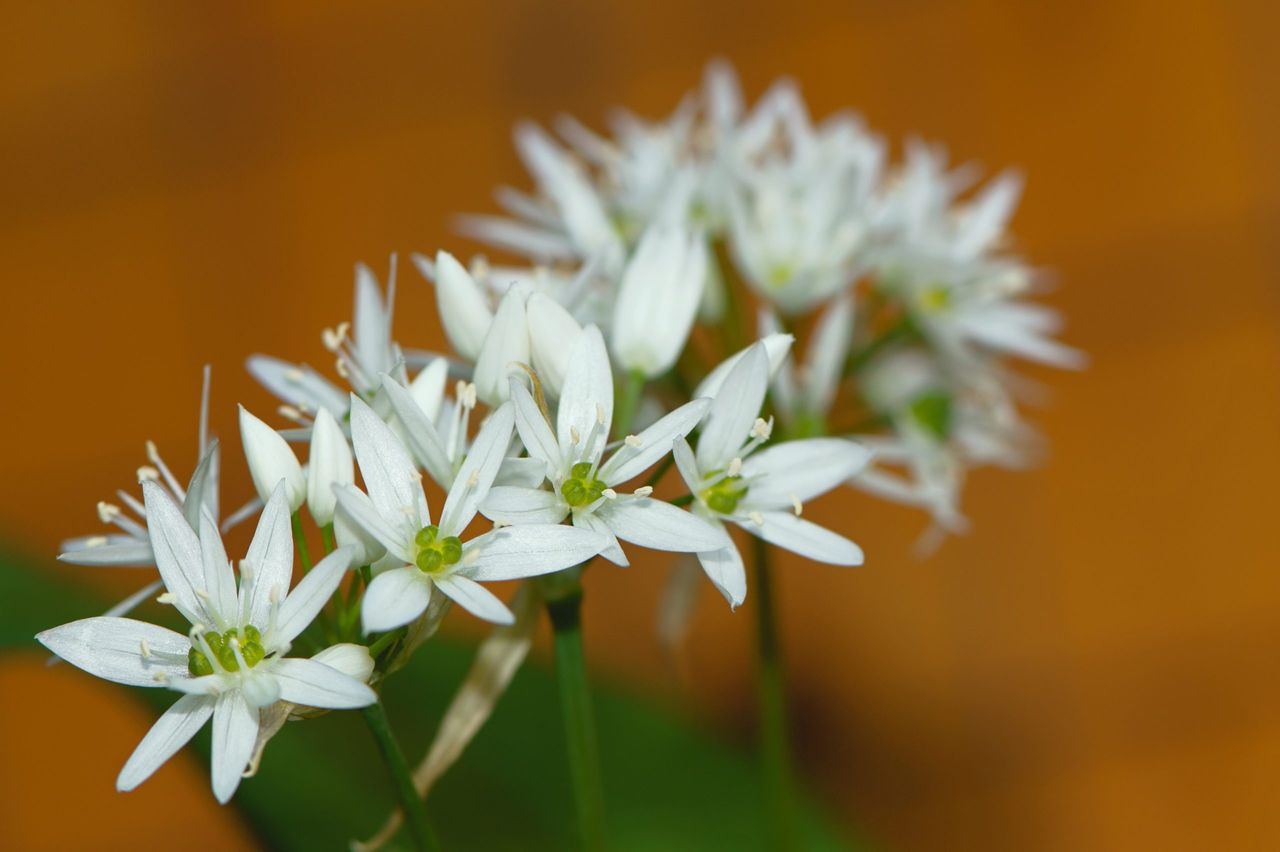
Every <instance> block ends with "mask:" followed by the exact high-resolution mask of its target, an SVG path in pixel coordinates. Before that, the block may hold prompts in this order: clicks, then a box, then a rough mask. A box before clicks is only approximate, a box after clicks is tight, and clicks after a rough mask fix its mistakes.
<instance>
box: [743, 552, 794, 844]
mask: <svg viewBox="0 0 1280 852" xmlns="http://www.w3.org/2000/svg"><path fill="white" fill-rule="evenodd" d="M751 540H752V542H753V544H754V545H755V598H756V606H755V610H756V634H757V635H756V641H757V648H758V651H759V674H758V680H757V695H758V698H757V700H758V701H759V705H760V721H759V725H760V729H759V737H760V759H761V768H762V769H763V771H764V783H765V794H766V796H767V799H768V805H769V817H770V828H771V831H772V834H773V848H774V849H780V850H792V849H796V848H797V836H796V797H795V782H794V780H793V777H792V771H791V750H790V747H789V745H788V742H787V703H786V694H785V691H784V688H783V679H782V655H781V652H780V650H779V647H778V628H777V612H776V610H775V606H774V601H773V588H772V577H771V570H770V565H769V544H768V543H767V542H765V541H764V540H763V539H759V538H756V537H755V536H752V539H751Z"/></svg>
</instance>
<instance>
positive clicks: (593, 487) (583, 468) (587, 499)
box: [560, 462, 609, 509]
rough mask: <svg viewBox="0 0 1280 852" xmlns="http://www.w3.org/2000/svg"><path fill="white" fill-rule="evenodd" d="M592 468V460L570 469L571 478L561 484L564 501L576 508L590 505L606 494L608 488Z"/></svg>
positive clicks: (579, 463)
mask: <svg viewBox="0 0 1280 852" xmlns="http://www.w3.org/2000/svg"><path fill="white" fill-rule="evenodd" d="M608 487H609V486H608V485H605V484H604V483H603V482H601V481H600V480H599V479H596V476H595V473H594V472H593V471H592V470H591V462H578V463H577V464H575V465H574V466H573V467H572V468H570V469H569V478H568V479H566V480H565V481H564V483H563V484H562V485H561V486H560V494H561V496H562V497H564V501H565V502H566V503H568V504H569V505H570V506H573V507H574V508H575V509H576V508H578V507H579V506H588V505H590V504H592V503H594V502H596V501H597V500H599V499H600V498H601V497H603V496H604V491H605V489H606V488H608Z"/></svg>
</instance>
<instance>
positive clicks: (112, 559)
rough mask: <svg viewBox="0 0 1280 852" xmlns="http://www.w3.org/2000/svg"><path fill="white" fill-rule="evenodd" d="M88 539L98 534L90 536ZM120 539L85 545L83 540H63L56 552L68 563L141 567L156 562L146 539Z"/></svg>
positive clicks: (59, 558) (123, 537) (60, 558)
mask: <svg viewBox="0 0 1280 852" xmlns="http://www.w3.org/2000/svg"><path fill="white" fill-rule="evenodd" d="M89 538H90V539H96V538H99V536H90V537H89ZM120 538H121V541H118V542H113V543H109V544H94V545H90V546H85V544H84V540H76V541H74V542H70V541H67V542H63V543H62V547H63V548H64V549H63V552H62V553H59V554H58V561H59V562H66V563H67V564H68V565H91V566H99V565H102V566H107V565H109V566H115V567H121V566H129V567H134V568H143V567H146V566H148V565H154V564H156V557H155V554H153V553H152V552H151V544H150V542H146V541H133V540H130V539H128V537H127V536H121V537H120Z"/></svg>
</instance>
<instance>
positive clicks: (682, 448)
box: [671, 436, 703, 495]
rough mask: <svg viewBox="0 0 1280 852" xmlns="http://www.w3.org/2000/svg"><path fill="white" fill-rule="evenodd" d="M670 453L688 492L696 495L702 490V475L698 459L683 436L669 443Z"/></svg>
mask: <svg viewBox="0 0 1280 852" xmlns="http://www.w3.org/2000/svg"><path fill="white" fill-rule="evenodd" d="M671 455H672V457H673V458H675V460H676V470H678V471H680V478H681V479H683V480H684V485H685V487H686V488H688V489H689V493H690V494H693V495H697V493H698V492H699V491H701V490H702V483H703V477H702V474H701V472H699V470H698V461H697V459H695V458H694V457H693V448H692V447H690V446H689V442H688V441H687V440H686V439H685V438H684V437H683V436H681V437H679V438H676V440H675V443H674V444H672V445H671Z"/></svg>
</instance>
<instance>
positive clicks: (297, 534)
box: [293, 509, 311, 572]
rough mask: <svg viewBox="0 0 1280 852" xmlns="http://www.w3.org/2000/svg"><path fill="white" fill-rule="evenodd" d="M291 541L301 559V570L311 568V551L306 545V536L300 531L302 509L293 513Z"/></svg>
mask: <svg viewBox="0 0 1280 852" xmlns="http://www.w3.org/2000/svg"><path fill="white" fill-rule="evenodd" d="M293 543H294V544H296V545H297V546H298V558H299V559H301V560H302V570H303V571H304V572H306V571H310V570H311V551H310V549H308V547H307V536H306V533H304V532H303V531H302V510H301V509H299V510H298V511H296V512H294V513H293Z"/></svg>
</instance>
